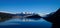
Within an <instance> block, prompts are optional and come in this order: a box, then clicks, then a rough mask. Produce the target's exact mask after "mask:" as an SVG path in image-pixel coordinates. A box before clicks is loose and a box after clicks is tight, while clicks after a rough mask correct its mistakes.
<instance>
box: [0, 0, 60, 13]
mask: <svg viewBox="0 0 60 28" xmlns="http://www.w3.org/2000/svg"><path fill="white" fill-rule="evenodd" d="M58 8H60V0H0V11H5V12H12V13H19V12H34V13H43V14H45V13H51V12H55V11H56V10H57V9H58Z"/></svg>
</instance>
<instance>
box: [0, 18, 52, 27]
mask: <svg viewBox="0 0 60 28" xmlns="http://www.w3.org/2000/svg"><path fill="white" fill-rule="evenodd" d="M51 26H52V23H50V22H48V21H46V20H44V19H42V18H41V19H39V20H33V19H17V18H16V19H10V20H7V21H5V22H0V28H51Z"/></svg>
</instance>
